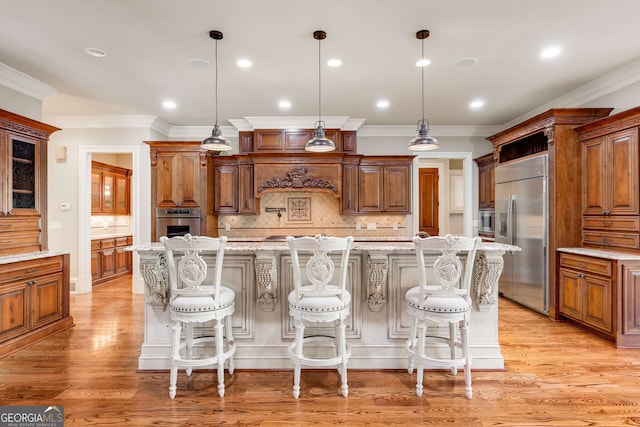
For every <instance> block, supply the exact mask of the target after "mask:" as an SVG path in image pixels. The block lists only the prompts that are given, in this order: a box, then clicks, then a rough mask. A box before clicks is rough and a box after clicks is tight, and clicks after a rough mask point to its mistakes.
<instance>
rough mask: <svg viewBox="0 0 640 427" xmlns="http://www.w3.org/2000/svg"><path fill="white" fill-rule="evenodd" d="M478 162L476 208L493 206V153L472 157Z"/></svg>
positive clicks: (494, 180)
mask: <svg viewBox="0 0 640 427" xmlns="http://www.w3.org/2000/svg"><path fill="white" fill-rule="evenodd" d="M474 160H475V162H476V163H477V164H478V208H479V209H490V208H494V207H495V200H496V197H495V192H496V173H495V172H496V170H495V167H496V160H495V157H494V156H493V153H489V154H486V155H484V156H482V157H478V158H477V159H474Z"/></svg>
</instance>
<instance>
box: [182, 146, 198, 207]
mask: <svg viewBox="0 0 640 427" xmlns="http://www.w3.org/2000/svg"><path fill="white" fill-rule="evenodd" d="M178 158H179V162H180V166H179V169H178V174H179V177H178V182H179V185H178V189H177V192H176V199H177V201H178V205H179V206H183V207H194V208H197V207H199V206H200V204H201V201H200V186H201V185H202V183H201V182H200V153H199V152H190V153H180V155H179V157H178Z"/></svg>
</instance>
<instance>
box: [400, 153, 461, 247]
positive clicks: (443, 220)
mask: <svg viewBox="0 0 640 427" xmlns="http://www.w3.org/2000/svg"><path fill="white" fill-rule="evenodd" d="M451 159H459V160H461V161H462V178H463V189H464V197H463V207H462V210H461V212H462V219H461V222H462V224H460V227H461V228H462V230H463V232H462V235H464V236H467V237H473V194H474V191H473V187H472V184H473V175H472V172H473V153H472V152H428V153H421V154H418V156H417V157H416V159H415V161H414V162H413V176H414V177H415V178H414V185H413V190H412V191H413V196H412V200H413V202H412V203H413V206H412V212H413V213H414V214H413V219H412V221H413V230H416V232H417V231H418V230H420V204H419V200H420V194H419V187H420V181H419V180H420V172H419V171H420V168H438V176H439V179H438V196H439V197H438V198H439V199H441V198H442V197H441V196H442V195H443V194H444V192H445V187H444V182H443V181H444V180H448V179H449V170H448V167H446V168H445V166H444V163H445V161H447V162H446V163H448V161H449V160H451ZM447 188H448V186H447ZM444 207H445V206H444V203H440V200H439V201H438V228H439V231H440V233H445V232H447V231H448V230H449V220H448V218H449V215H445V214H444Z"/></svg>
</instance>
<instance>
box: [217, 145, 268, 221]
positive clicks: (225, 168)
mask: <svg viewBox="0 0 640 427" xmlns="http://www.w3.org/2000/svg"><path fill="white" fill-rule="evenodd" d="M245 160H246V159H245ZM211 162H212V167H213V213H214V214H226V215H233V214H255V213H256V212H257V210H258V209H259V207H258V206H259V204H258V199H256V198H255V195H254V183H253V165H252V164H247V163H245V162H243V161H242V160H240V161H239V160H238V158H233V157H230V156H224V157H212V158H211Z"/></svg>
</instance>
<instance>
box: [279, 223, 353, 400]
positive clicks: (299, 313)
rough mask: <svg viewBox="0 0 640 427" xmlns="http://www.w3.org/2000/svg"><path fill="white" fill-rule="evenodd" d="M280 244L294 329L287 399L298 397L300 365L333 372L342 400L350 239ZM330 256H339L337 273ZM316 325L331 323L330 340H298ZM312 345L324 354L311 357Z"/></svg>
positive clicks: (347, 353)
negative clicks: (286, 255)
mask: <svg viewBox="0 0 640 427" xmlns="http://www.w3.org/2000/svg"><path fill="white" fill-rule="evenodd" d="M286 240H287V244H288V245H289V250H290V253H291V264H292V270H293V284H294V289H293V290H292V291H291V292H290V293H289V297H288V302H289V315H290V316H291V317H293V321H294V325H295V328H296V336H295V339H294V341H293V342H292V343H291V345H290V346H289V357H291V360H292V361H293V365H294V379H293V397H295V398H296V399H297V398H298V397H299V396H300V371H301V367H302V365H305V366H313V367H329V366H335V367H337V369H338V372H339V373H340V377H341V381H342V387H341V390H342V395H343V396H344V397H347V395H348V392H349V388H348V386H347V362H348V360H349V356H351V350H350V348H349V346H348V345H347V342H346V337H345V324H344V320H345V318H347V316H349V314H350V311H351V294H350V293H349V291H348V290H347V289H346V283H347V267H348V263H349V253H350V251H351V246H352V244H353V237H346V238H340V237H326V236H320V235H318V236H315V237H311V236H307V237H298V238H295V237H292V236H288V237H287V239H286ZM332 252H334V253H336V255H338V256H340V268H339V270H338V271H336V269H335V264H334V262H333V260H332V259H331V257H330V253H332ZM303 272H304V276H303ZM320 322H325V323H327V322H328V323H333V325H334V330H335V337H327V336H307V337H305V336H304V331H305V323H312V324H317V323H320ZM314 326H315V325H314ZM327 343H331V344H330V345H327ZM314 344H318V345H320V346H321V349H320V350H323V351H324V352H320V353H317V352H316V353H313V352H312V350H313V349H314V348H315V349H316V350H317V346H316V345H314ZM327 347H329V348H328V349H327ZM327 350H330V351H331V353H330V354H329V351H327Z"/></svg>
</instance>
